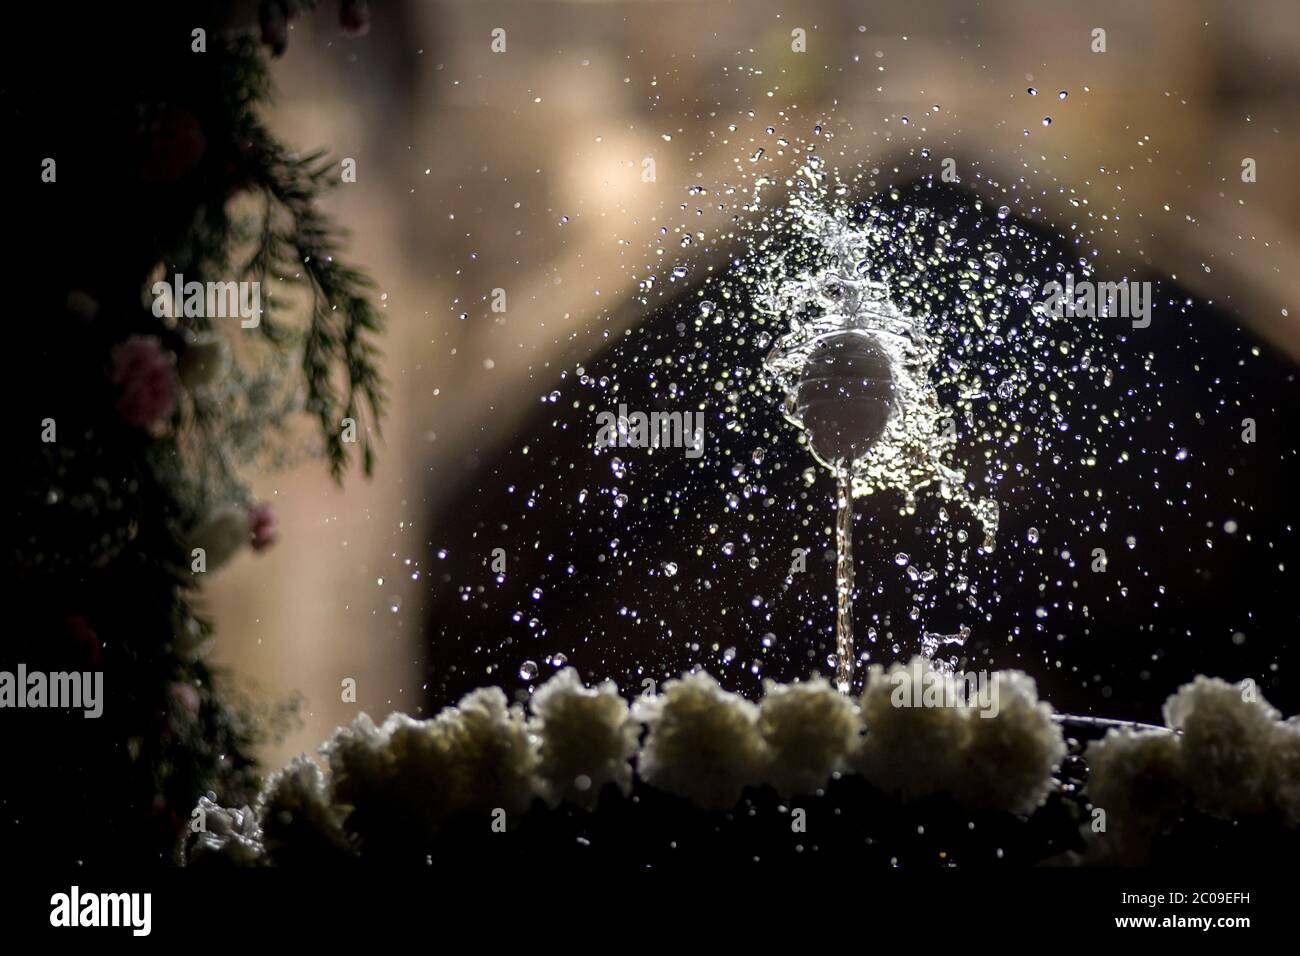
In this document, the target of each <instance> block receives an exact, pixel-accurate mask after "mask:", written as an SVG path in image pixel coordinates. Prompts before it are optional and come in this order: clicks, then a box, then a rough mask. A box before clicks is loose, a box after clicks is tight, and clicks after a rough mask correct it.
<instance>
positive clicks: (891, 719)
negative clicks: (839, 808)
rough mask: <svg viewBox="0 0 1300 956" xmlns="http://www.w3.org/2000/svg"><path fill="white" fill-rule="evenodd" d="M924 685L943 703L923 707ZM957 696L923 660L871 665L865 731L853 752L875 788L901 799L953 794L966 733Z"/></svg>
mask: <svg viewBox="0 0 1300 956" xmlns="http://www.w3.org/2000/svg"><path fill="white" fill-rule="evenodd" d="M927 687H928V688H933V689H935V690H936V692H941V693H942V700H943V701H944V702H945V703H944V704H942V705H939V706H924V705H923V701H924V700H925V697H924V695H925V690H926V689H927ZM932 700H933V697H932ZM959 700H961V697H960V695H959V694H958V693H957V687H956V684H955V682H954V681H953V679H952V677H951V675H948V674H944V673H942V672H940V671H938V670H936V669H935V668H934V667H933V665H932V664H931V663H930V662H929V661H928V660H926V659H925V658H922V657H916V658H913V659H912V661H910V662H909V663H908V664H907V665H906V666H904V665H902V664H894V665H893V666H892V667H891V668H890V669H889V671H888V672H886V671H885V670H884V669H883V668H882V667H881V666H880V665H879V664H872V665H871V667H870V668H868V670H867V680H866V687H865V689H864V690H863V692H862V721H863V723H864V724H866V728H867V734H866V736H865V737H864V738H863V739H862V745H861V747H860V748H859V749H858V751H857V753H856V754H855V755H854V764H855V766H856V767H857V769H858V772H859V773H861V774H862V776H863V777H865V778H866V779H867V781H868V782H869V783H870V784H871V785H872V786H874V787H875V788H876V789H877V790H880V791H882V792H884V793H890V794H898V795H901V796H902V797H903V798H904V799H906V800H912V799H916V798H918V797H924V796H928V795H929V794H932V793H939V792H941V791H945V790H946V791H949V792H955V791H956V788H957V785H958V782H959V778H960V775H961V772H962V758H963V754H964V753H965V750H966V745H967V741H968V740H969V739H970V733H971V730H970V720H969V717H968V714H967V710H968V708H966V707H965V706H962V705H961V704H959V703H956V702H957V701H959Z"/></svg>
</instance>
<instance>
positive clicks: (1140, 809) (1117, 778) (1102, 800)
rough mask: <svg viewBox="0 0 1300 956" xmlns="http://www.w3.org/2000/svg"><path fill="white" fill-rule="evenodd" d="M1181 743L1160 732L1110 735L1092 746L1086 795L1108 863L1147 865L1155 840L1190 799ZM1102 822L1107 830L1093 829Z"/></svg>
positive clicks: (1091, 830)
mask: <svg viewBox="0 0 1300 956" xmlns="http://www.w3.org/2000/svg"><path fill="white" fill-rule="evenodd" d="M1181 745H1182V742H1181V740H1180V739H1179V738H1178V736H1177V735H1176V734H1172V733H1161V732H1159V731H1138V732H1135V731H1132V730H1129V729H1127V728H1126V729H1123V730H1109V731H1107V732H1106V736H1105V737H1103V738H1102V739H1101V740H1094V741H1093V742H1092V743H1090V744H1088V748H1087V750H1086V751H1085V759H1086V761H1087V764H1088V783H1087V786H1086V787H1085V790H1086V792H1087V794H1088V798H1089V799H1090V800H1091V801H1092V805H1093V808H1094V810H1100V811H1102V812H1103V813H1104V814H1105V816H1104V817H1094V818H1093V819H1092V820H1090V821H1089V823H1088V832H1089V833H1090V834H1092V833H1095V834H1096V836H1095V837H1094V839H1095V841H1096V846H1097V847H1098V848H1099V849H1100V850H1101V854H1102V859H1103V860H1104V861H1105V862H1108V863H1122V864H1129V865H1131V864H1140V863H1143V862H1145V860H1146V856H1147V853H1148V851H1149V850H1150V844H1151V839H1152V837H1153V836H1154V835H1155V833H1156V832H1157V831H1158V830H1159V828H1160V826H1161V825H1162V823H1164V822H1166V821H1168V820H1170V819H1171V818H1172V817H1173V816H1174V815H1175V814H1177V813H1178V812H1179V811H1180V810H1181V809H1182V808H1183V806H1184V804H1185V803H1186V800H1187V786H1186V781H1185V780H1184V779H1183V756H1182V746H1181ZM1094 823H1100V824H1102V825H1104V829H1099V830H1094V828H1093V824H1094Z"/></svg>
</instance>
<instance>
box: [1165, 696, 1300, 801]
mask: <svg viewBox="0 0 1300 956" xmlns="http://www.w3.org/2000/svg"><path fill="white" fill-rule="evenodd" d="M1248 696H1249V695H1248V694H1247V692H1246V688H1245V687H1242V686H1238V685H1235V684H1229V683H1228V682H1227V681H1224V680H1220V679H1219V678H1217V677H1215V678H1211V677H1204V676H1198V677H1197V678H1196V679H1195V680H1193V681H1192V682H1191V683H1190V684H1184V685H1183V686H1182V687H1180V688H1179V689H1178V691H1177V693H1175V694H1174V695H1173V696H1172V697H1170V698H1169V699H1168V700H1167V701H1165V707H1164V714H1165V723H1167V724H1168V725H1169V726H1170V727H1172V728H1174V729H1175V730H1181V731H1182V732H1183V736H1182V755H1183V765H1184V775H1185V777H1186V779H1187V782H1188V785H1189V786H1190V787H1191V789H1192V793H1193V799H1194V800H1195V803H1196V806H1197V808H1198V809H1200V810H1203V811H1204V812H1206V813H1209V814H1211V815H1213V816H1220V817H1226V818H1232V817H1236V816H1239V815H1241V814H1245V813H1258V812H1260V811H1261V810H1263V808H1264V805H1265V801H1266V799H1267V782H1268V781H1267V778H1268V750H1269V745H1270V744H1271V742H1272V740H1273V732H1274V730H1275V728H1276V726H1277V721H1278V712H1277V711H1276V710H1274V709H1273V708H1272V707H1270V706H1269V705H1268V703H1267V702H1266V701H1264V700H1263V699H1262V698H1261V699H1259V700H1253V699H1251V700H1248V699H1247V697H1248Z"/></svg>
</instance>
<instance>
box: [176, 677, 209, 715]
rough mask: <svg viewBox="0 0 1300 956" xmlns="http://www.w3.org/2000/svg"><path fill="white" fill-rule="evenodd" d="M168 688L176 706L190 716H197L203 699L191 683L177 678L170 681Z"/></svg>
mask: <svg viewBox="0 0 1300 956" xmlns="http://www.w3.org/2000/svg"><path fill="white" fill-rule="evenodd" d="M168 690H169V691H170V692H171V696H172V700H173V701H175V703H176V706H177V707H179V708H180V709H181V710H183V711H184V712H185V713H187V714H189V715H190V716H191V717H197V716H198V713H199V707H200V706H202V703H203V701H202V699H201V698H200V697H199V692H198V690H197V689H196V688H195V687H194V685H193V684H190V683H187V682H185V681H179V680H178V681H172V683H171V685H170V686H169V687H168Z"/></svg>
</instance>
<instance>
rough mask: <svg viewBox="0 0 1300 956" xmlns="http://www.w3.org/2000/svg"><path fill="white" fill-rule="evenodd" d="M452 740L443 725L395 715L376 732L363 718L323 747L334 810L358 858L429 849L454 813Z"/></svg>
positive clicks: (454, 790) (340, 731) (368, 719)
mask: <svg viewBox="0 0 1300 956" xmlns="http://www.w3.org/2000/svg"><path fill="white" fill-rule="evenodd" d="M452 737H453V735H452V734H451V733H450V731H449V728H448V727H447V726H446V722H445V721H444V722H443V723H439V721H438V720H423V721H421V720H412V719H411V718H410V717H407V716H406V715H404V714H392V715H390V716H389V718H388V719H387V720H385V721H384V723H383V726H382V727H376V726H375V725H374V722H373V721H371V719H370V718H369V717H368V716H367V715H366V714H361V715H359V716H358V717H357V718H356V719H355V720H354V721H353V722H352V724H351V725H350V726H348V727H340V728H339V729H338V730H336V731H335V732H334V736H333V738H331V739H330V740H329V741H328V742H326V743H325V744H324V745H323V746H322V747H321V752H322V753H323V754H325V755H326V757H327V758H328V760H329V765H330V793H331V797H332V800H333V803H334V804H335V806H336V807H337V808H338V809H339V810H340V811H341V812H342V813H343V814H344V815H345V818H344V819H345V826H346V829H347V831H348V833H349V834H351V835H352V836H353V837H355V838H356V840H357V841H358V843H359V844H360V846H361V849H362V850H363V851H369V852H385V851H388V852H393V851H398V852H400V850H401V848H402V847H404V846H407V845H409V844H410V843H411V842H412V841H413V842H415V843H417V844H418V843H423V842H425V841H428V840H430V839H432V838H433V837H434V836H435V835H436V834H437V832H438V830H439V828H440V827H441V825H442V822H443V820H445V819H446V817H447V816H448V815H450V814H451V813H452V812H454V811H455V810H456V809H457V805H458V802H459V801H458V794H457V791H458V786H457V775H456V771H455V761H454V756H453V751H454V749H455V744H454V741H453V739H452Z"/></svg>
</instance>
